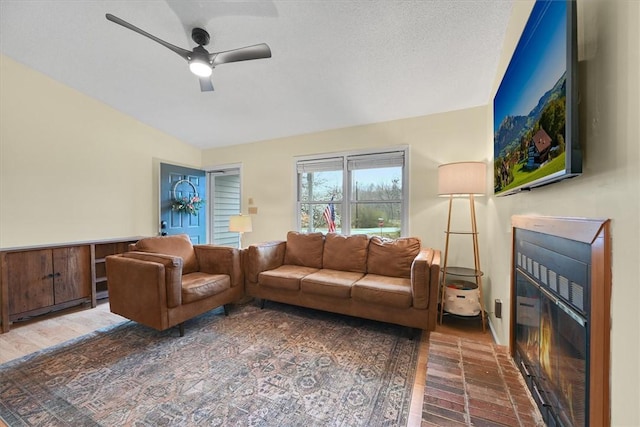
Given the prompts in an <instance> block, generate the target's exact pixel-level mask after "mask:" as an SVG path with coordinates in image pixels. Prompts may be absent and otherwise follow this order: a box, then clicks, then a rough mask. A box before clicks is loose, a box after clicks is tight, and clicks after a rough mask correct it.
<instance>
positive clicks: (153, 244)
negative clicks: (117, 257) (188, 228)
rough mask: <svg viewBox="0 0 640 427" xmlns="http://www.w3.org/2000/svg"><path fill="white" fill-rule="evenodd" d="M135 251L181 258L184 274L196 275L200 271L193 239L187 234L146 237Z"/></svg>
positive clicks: (135, 247)
mask: <svg viewBox="0 0 640 427" xmlns="http://www.w3.org/2000/svg"><path fill="white" fill-rule="evenodd" d="M133 250H134V251H141V252H153V253H159V254H166V255H173V256H179V257H180V258H182V261H183V265H182V274H189V273H195V272H196V271H199V270H200V266H199V264H198V258H197V257H196V252H195V250H194V249H193V245H192V244H191V239H189V236H187V235H186V234H177V235H174V236H157V237H146V238H144V239H141V240H139V241H138V242H137V243H136V244H135V246H134V248H133Z"/></svg>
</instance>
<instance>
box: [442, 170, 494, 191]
mask: <svg viewBox="0 0 640 427" xmlns="http://www.w3.org/2000/svg"><path fill="white" fill-rule="evenodd" d="M486 178H487V165H486V164H485V163H483V162H458V163H447V164H444V165H440V166H438V194H439V195H440V196H449V195H469V194H473V195H476V196H481V195H484V194H485V190H486V189H485V187H486Z"/></svg>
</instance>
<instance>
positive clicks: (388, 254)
mask: <svg viewBox="0 0 640 427" xmlns="http://www.w3.org/2000/svg"><path fill="white" fill-rule="evenodd" d="M245 255H246V265H245V288H246V292H247V294H248V295H250V296H253V297H257V298H261V299H262V300H263V301H264V300H273V301H278V302H283V303H288V304H295V305H300V306H304V307H311V308H315V309H320V310H325V311H330V312H335V313H342V314H347V315H351V316H357V317H363V318H367V319H373V320H379V321H383V322H389V323H395V324H399V325H404V326H408V327H412V328H420V329H424V330H434V329H435V326H436V317H437V311H438V280H439V274H440V251H439V250H437V249H431V248H422V247H421V242H420V239H418V238H413V237H408V238H399V239H395V240H390V239H382V238H380V237H371V238H369V237H368V236H366V235H353V236H342V235H339V234H335V233H329V234H327V235H326V237H325V236H324V235H323V234H322V233H308V234H303V233H298V232H293V231H291V232H289V233H288V234H287V240H286V241H274V242H266V243H258V244H253V245H250V246H249V247H248V248H247V249H246V254H245Z"/></svg>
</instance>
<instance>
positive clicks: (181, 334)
mask: <svg viewBox="0 0 640 427" xmlns="http://www.w3.org/2000/svg"><path fill="white" fill-rule="evenodd" d="M178 330H179V331H180V336H181V337H183V336H184V322H182V323H179V324H178Z"/></svg>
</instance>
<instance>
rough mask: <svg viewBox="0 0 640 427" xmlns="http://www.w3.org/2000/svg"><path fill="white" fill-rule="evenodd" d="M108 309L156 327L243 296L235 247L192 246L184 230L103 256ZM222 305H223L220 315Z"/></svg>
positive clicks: (181, 325) (179, 324) (240, 269)
mask: <svg viewBox="0 0 640 427" xmlns="http://www.w3.org/2000/svg"><path fill="white" fill-rule="evenodd" d="M106 267H107V286H108V290H109V304H110V306H111V307H110V309H111V311H112V312H113V313H116V314H119V315H121V316H124V317H126V318H128V319H131V320H134V321H136V322H138V323H142V324H143V325H146V326H150V327H152V328H155V329H157V330H165V329H167V328H170V327H173V326H175V325H178V326H179V328H180V336H182V335H184V323H183V322H184V321H185V320H188V319H191V318H192V317H195V316H197V315H199V314H202V313H204V312H206V311H209V310H212V309H214V308H216V307H219V306H221V305H223V306H224V305H225V304H229V303H231V302H235V301H237V300H240V299H241V298H242V297H243V296H244V286H243V272H242V268H241V263H240V251H239V250H238V249H234V248H228V247H223V246H213V245H195V246H194V245H192V244H191V241H190V239H189V237H188V236H187V235H186V234H182V235H174V236H163V237H149V238H144V239H141V240H139V241H138V242H137V243H135V244H133V245H131V246H130V252H126V253H124V254H119V255H111V256H108V257H107V258H106ZM226 313H227V307H226V306H225V314H226Z"/></svg>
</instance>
